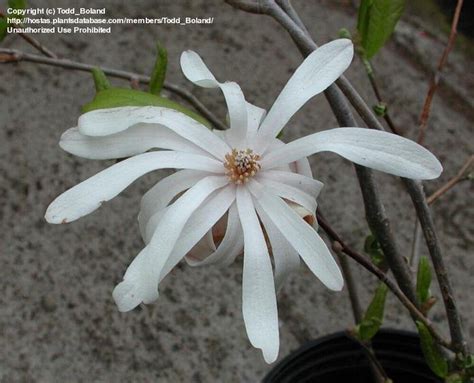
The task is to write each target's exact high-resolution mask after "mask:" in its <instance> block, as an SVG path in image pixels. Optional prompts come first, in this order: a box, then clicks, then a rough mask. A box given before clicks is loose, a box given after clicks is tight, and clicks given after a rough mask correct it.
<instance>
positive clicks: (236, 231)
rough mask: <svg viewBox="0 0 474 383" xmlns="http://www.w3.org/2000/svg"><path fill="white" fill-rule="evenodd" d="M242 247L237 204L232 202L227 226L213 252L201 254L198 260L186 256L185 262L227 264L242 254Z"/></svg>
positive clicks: (196, 264) (242, 238)
mask: <svg viewBox="0 0 474 383" xmlns="http://www.w3.org/2000/svg"><path fill="white" fill-rule="evenodd" d="M243 249H244V236H243V232H242V227H241V225H240V219H239V214H238V212H237V205H236V204H235V203H234V204H233V205H232V206H231V207H230V209H229V214H228V217H227V227H226V231H225V235H224V238H222V241H221V243H220V244H219V246H218V247H217V249H216V250H215V251H214V252H209V253H208V254H202V255H201V256H200V257H199V258H200V259H201V260H198V259H196V258H192V257H188V256H186V262H187V263H188V264H189V265H190V266H206V265H212V264H217V265H220V266H227V265H230V264H231V263H232V262H234V260H235V258H236V257H237V256H238V255H239V254H242V251H243Z"/></svg>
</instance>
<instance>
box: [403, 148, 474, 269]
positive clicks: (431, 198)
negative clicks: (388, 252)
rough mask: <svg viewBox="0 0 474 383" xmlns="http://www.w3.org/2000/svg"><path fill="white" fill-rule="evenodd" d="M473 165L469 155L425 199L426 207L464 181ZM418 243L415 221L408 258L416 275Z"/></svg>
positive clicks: (418, 232) (417, 224)
mask: <svg viewBox="0 0 474 383" xmlns="http://www.w3.org/2000/svg"><path fill="white" fill-rule="evenodd" d="M473 163H474V155H471V156H470V157H469V158H468V159H467V161H466V162H465V163H464V164H463V166H462V167H461V169H460V170H459V171H458V173H457V174H456V175H455V176H454V177H453V178H451V179H450V180H449V181H448V182H446V183H445V184H444V185H443V186H441V187H440V188H439V189H438V190H436V191H435V192H434V193H433V194H431V195H430V196H429V197H428V198H427V199H426V202H427V203H428V205H431V204H432V203H433V202H435V201H437V200H438V198H440V197H441V196H442V195H444V194H445V193H446V192H448V191H449V190H451V189H452V188H453V187H454V186H456V185H457V184H458V183H460V182H462V181H463V180H465V179H466V177H465V175H466V173H467V172H468V170H469V168H470V167H471V166H472V164H473ZM420 242H421V227H420V222H419V221H418V220H417V221H416V222H415V229H414V233H413V244H412V250H411V256H410V266H411V268H412V270H413V272H414V273H416V265H417V264H418V259H419V253H420Z"/></svg>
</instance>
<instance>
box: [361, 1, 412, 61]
mask: <svg viewBox="0 0 474 383" xmlns="http://www.w3.org/2000/svg"><path fill="white" fill-rule="evenodd" d="M366 7H367V9H365V10H364V12H366V13H365V14H364V15H363V16H361V17H362V21H361V22H362V23H363V24H362V26H361V30H362V32H361V43H362V47H363V48H364V51H365V57H366V58H367V59H370V58H372V57H373V56H374V55H375V54H376V53H377V52H378V51H379V49H380V48H382V47H383V45H384V44H385V42H386V41H387V40H388V38H389V37H390V35H391V34H392V32H393V31H394V29H395V26H396V25H397V22H398V20H399V19H400V16H401V15H402V13H403V10H404V8H405V0H372V1H371V4H368V5H367V6H366ZM367 16H368V17H367Z"/></svg>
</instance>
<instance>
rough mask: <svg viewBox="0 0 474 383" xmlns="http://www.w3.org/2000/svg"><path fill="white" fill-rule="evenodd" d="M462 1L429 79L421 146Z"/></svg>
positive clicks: (451, 46) (452, 44)
mask: <svg viewBox="0 0 474 383" xmlns="http://www.w3.org/2000/svg"><path fill="white" fill-rule="evenodd" d="M462 4H463V0H458V2H457V5H456V10H455V11H454V17H453V21H452V23H451V32H450V33H449V39H448V43H447V44H446V47H445V48H444V51H443V54H442V55H441V57H440V59H439V62H438V66H437V67H436V70H435V72H434V74H433V76H432V77H431V80H430V86H429V89H428V93H427V94H426V98H425V103H424V105H423V109H422V111H421V115H420V122H419V125H420V126H419V131H418V143H419V144H422V143H423V141H424V139H425V134H426V128H427V126H428V118H429V116H430V111H431V103H432V101H433V96H434V94H435V92H436V89H437V88H438V84H439V80H440V77H441V71H442V70H443V67H444V65H445V64H446V62H447V61H448V56H449V53H450V52H451V50H452V49H453V46H454V42H455V40H456V34H457V26H458V22H459V17H460V15H461V8H462Z"/></svg>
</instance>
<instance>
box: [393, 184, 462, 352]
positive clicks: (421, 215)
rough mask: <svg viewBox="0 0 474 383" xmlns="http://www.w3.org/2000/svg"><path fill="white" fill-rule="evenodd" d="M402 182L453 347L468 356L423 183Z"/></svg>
mask: <svg viewBox="0 0 474 383" xmlns="http://www.w3.org/2000/svg"><path fill="white" fill-rule="evenodd" d="M402 180H403V182H404V183H405V187H406V189H407V191H408V193H409V194H410V197H411V198H412V200H413V205H414V206H415V209H416V212H417V214H418V219H419V220H420V225H421V228H422V229H423V234H424V236H425V241H426V245H427V247H428V251H429V253H430V257H431V262H432V263H433V268H434V270H435V274H436V278H437V279H438V284H439V288H440V290H441V296H442V298H443V303H444V306H445V308H446V316H447V318H448V325H449V330H450V333H451V338H452V339H451V340H452V344H453V347H454V349H455V350H456V351H458V352H461V353H463V354H464V355H467V354H468V352H469V350H468V346H467V342H466V341H465V340H464V335H463V330H462V324H461V318H460V315H459V312H458V309H457V305H456V300H455V298H454V293H453V289H452V287H451V282H450V280H449V278H448V273H447V270H446V266H445V264H444V259H443V256H442V254H441V247H440V245H439V240H438V236H437V234H436V230H435V226H434V222H433V217H432V216H431V211H430V208H429V206H428V203H427V201H426V197H425V194H424V193H423V192H421V193H420V192H419V189H421V188H422V185H421V183H416V182H407V181H408V180H407V179H406V178H402Z"/></svg>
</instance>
